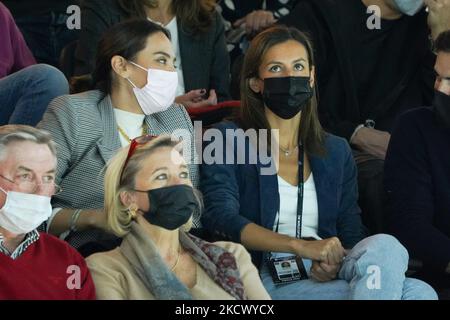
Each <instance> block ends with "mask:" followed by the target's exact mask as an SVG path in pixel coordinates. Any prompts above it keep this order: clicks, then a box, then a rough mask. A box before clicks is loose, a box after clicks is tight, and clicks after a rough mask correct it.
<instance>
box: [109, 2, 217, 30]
mask: <svg viewBox="0 0 450 320" xmlns="http://www.w3.org/2000/svg"><path fill="white" fill-rule="evenodd" d="M118 3H119V6H120V7H121V8H122V9H123V10H124V11H125V12H127V13H128V14H129V15H130V16H131V17H137V18H143V19H147V16H146V14H145V8H146V7H147V8H157V7H158V0H118ZM215 5H216V1H215V0H173V1H172V5H171V9H172V12H173V13H174V14H175V16H176V17H177V19H178V21H179V22H180V23H181V27H182V28H184V30H186V29H188V30H189V31H191V32H193V33H196V32H205V31H207V30H208V28H209V27H210V25H211V23H212V20H213V14H212V13H213V12H214V10H215Z"/></svg>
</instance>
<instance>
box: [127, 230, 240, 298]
mask: <svg viewBox="0 0 450 320" xmlns="http://www.w3.org/2000/svg"><path fill="white" fill-rule="evenodd" d="M180 243H181V245H182V247H183V248H184V249H185V250H186V251H187V252H188V253H189V254H190V255H191V257H192V258H193V259H194V261H196V262H197V263H198V264H199V265H200V266H201V267H202V269H203V270H205V272H206V274H208V276H209V277H210V278H211V279H213V280H214V282H215V283H217V284H218V285H219V286H220V287H221V288H222V289H223V290H225V291H226V292H227V293H228V294H230V295H231V296H232V297H234V298H235V299H238V300H246V299H247V296H246V295H245V292H244V285H243V283H242V281H241V277H240V273H239V269H238V266H237V263H236V259H235V258H234V256H233V254H231V253H230V252H228V251H226V250H225V249H223V248H221V247H219V246H216V245H214V244H212V243H209V242H206V241H203V240H201V239H199V238H197V237H195V236H193V235H190V234H187V233H184V232H181V231H180ZM120 249H121V251H122V253H123V255H124V256H125V257H126V258H127V260H128V261H129V262H130V264H131V265H132V266H133V268H134V269H135V271H136V273H137V274H138V276H139V278H140V279H141V280H142V281H143V282H144V284H145V286H146V287H147V288H148V290H149V291H150V292H151V293H152V294H153V296H154V297H155V299H157V300H192V299H193V297H192V295H191V293H190V291H189V289H188V288H187V287H186V286H185V285H184V284H183V283H181V282H180V280H178V278H177V277H176V276H175V274H174V273H173V272H171V271H170V270H169V268H168V267H167V265H166V263H165V262H164V261H163V259H162V257H161V255H160V254H159V252H158V249H157V247H156V246H155V244H154V243H153V241H152V240H151V239H150V237H148V235H147V234H146V233H145V232H144V230H143V229H142V227H141V226H139V225H138V224H137V223H135V222H133V223H132V224H131V231H130V233H129V234H128V235H127V236H126V237H125V238H124V239H123V242H122V244H121V247H120Z"/></svg>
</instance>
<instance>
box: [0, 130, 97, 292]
mask: <svg viewBox="0 0 450 320" xmlns="http://www.w3.org/2000/svg"><path fill="white" fill-rule="evenodd" d="M55 171H56V146H55V144H54V142H53V141H52V140H51V136H50V135H49V134H48V133H46V132H45V131H41V130H37V129H35V128H32V127H28V126H20V125H8V126H3V127H0V283H1V286H0V300H2V299H27V300H34V299H58V300H66V299H67V300H68V299H95V288H94V285H93V282H92V279H91V276H90V274H89V271H88V269H87V267H86V264H85V262H84V260H83V258H82V257H81V256H80V255H79V254H78V253H77V252H76V250H75V249H73V248H71V247H70V246H69V245H68V244H66V243H65V242H63V241H60V240H59V239H57V238H55V237H53V236H51V235H48V234H43V233H39V232H38V231H37V230H36V229H37V227H38V226H39V225H40V224H42V223H43V222H44V221H46V220H47V219H48V218H49V216H50V215H51V212H52V207H51V204H50V200H51V196H52V195H54V194H55V193H57V192H58V191H59V190H60V188H59V186H57V185H56V184H55V181H54V180H55Z"/></svg>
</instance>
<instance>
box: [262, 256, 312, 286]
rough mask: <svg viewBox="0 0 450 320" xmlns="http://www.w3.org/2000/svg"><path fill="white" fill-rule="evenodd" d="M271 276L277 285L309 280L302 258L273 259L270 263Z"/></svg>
mask: <svg viewBox="0 0 450 320" xmlns="http://www.w3.org/2000/svg"><path fill="white" fill-rule="evenodd" d="M268 265H269V270H270V274H271V276H272V279H273V282H274V283H275V284H286V283H291V282H294V281H300V280H306V279H308V274H307V273H306V269H305V266H304V264H303V261H302V259H301V258H300V257H297V256H294V255H292V256H286V257H280V258H273V257H271V258H270V259H269V261H268Z"/></svg>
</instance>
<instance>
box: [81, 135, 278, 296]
mask: <svg viewBox="0 0 450 320" xmlns="http://www.w3.org/2000/svg"><path fill="white" fill-rule="evenodd" d="M180 148H181V147H180V144H179V143H177V142H174V141H173V140H171V138H170V136H161V137H154V136H142V137H139V138H136V139H134V140H133V141H132V142H131V144H130V147H128V148H125V149H122V150H121V151H120V152H119V153H118V154H117V155H116V156H115V157H114V158H113V159H112V160H111V161H110V163H109V164H108V167H107V169H106V173H105V211H106V212H107V215H108V226H109V228H110V229H111V231H112V232H114V233H115V234H116V235H117V236H120V237H123V241H122V244H121V245H120V247H118V248H116V249H115V250H112V251H110V252H106V253H99V254H95V255H92V256H90V257H89V259H88V260H87V262H88V266H89V268H90V270H91V272H92V277H93V279H94V282H95V286H96V290H97V298H99V299H126V300H141V299H157V300H159V299H164V300H174V299H176V300H179V299H181V300H184V299H269V295H268V294H267V292H266V290H265V289H264V287H263V286H262V283H261V280H260V279H259V276H258V272H257V269H256V268H255V266H254V265H253V264H252V262H251V258H250V255H249V254H248V253H247V251H246V250H245V249H244V247H242V246H241V245H238V244H235V243H231V242H221V243H208V242H205V241H203V240H201V239H199V238H197V237H194V236H192V235H190V234H189V233H187V232H188V231H189V229H190V227H191V225H192V214H193V212H194V211H196V210H198V209H199V207H200V203H201V202H200V197H199V195H198V191H196V190H195V189H194V188H193V186H192V182H191V180H190V176H189V170H188V167H187V165H186V162H185V160H184V158H183V156H182V154H181V153H180Z"/></svg>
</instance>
